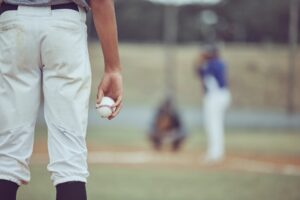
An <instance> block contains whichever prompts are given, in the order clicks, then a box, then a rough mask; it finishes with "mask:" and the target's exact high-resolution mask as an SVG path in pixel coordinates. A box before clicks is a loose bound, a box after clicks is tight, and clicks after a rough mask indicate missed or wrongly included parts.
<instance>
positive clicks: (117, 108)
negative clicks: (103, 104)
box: [108, 96, 122, 120]
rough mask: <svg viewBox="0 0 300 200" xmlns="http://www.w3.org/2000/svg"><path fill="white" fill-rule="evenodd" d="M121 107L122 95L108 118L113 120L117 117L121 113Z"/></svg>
mask: <svg viewBox="0 0 300 200" xmlns="http://www.w3.org/2000/svg"><path fill="white" fill-rule="evenodd" d="M121 108H122V96H119V97H118V99H117V101H116V103H115V104H114V105H113V109H114V112H113V113H112V115H111V116H110V117H109V118H108V119H109V120H111V119H113V118H115V117H116V116H117V115H118V114H119V113H120V111H121Z"/></svg>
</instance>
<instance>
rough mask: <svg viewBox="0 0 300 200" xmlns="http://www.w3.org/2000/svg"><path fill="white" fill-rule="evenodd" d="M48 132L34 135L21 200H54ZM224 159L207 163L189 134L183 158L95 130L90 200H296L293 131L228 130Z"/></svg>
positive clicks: (139, 138) (141, 136)
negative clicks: (29, 175) (27, 179)
mask: <svg viewBox="0 0 300 200" xmlns="http://www.w3.org/2000/svg"><path fill="white" fill-rule="evenodd" d="M45 134H46V132H45V131H44V129H42V128H39V129H38V131H37V135H36V143H35V150H34V155H33V158H32V164H31V170H32V181H31V183H30V184H29V185H28V186H23V187H21V190H20V192H19V194H18V198H19V199H22V200H40V199H43V200H51V199H55V190H54V188H53V186H52V184H51V182H50V180H49V173H48V172H47V170H46V164H47V161H48V159H47V149H46V138H45ZM226 140H227V142H226V146H227V149H228V155H227V158H226V159H225V160H224V162H223V163H222V164H219V165H216V166H210V165H206V164H204V163H203V162H202V160H201V159H202V158H203V153H204V149H205V135H204V132H203V131H202V130H194V131H192V132H191V135H190V137H189V139H188V140H187V141H186V144H185V146H184V149H183V151H182V152H179V153H176V154H175V153H172V152H169V151H168V150H165V151H164V152H154V151H152V150H151V148H150V145H149V144H148V143H147V140H146V137H145V132H144V131H142V130H137V129H128V128H121V127H118V128H90V129H89V132H88V144H89V151H90V156H89V163H90V173H91V174H90V178H89V182H88V185H87V187H88V196H89V199H90V200H100V199H105V200H121V199H122V200H123V199H128V200H150V199H155V200H202V199H204V200H209V199H210V200H233V199H237V200H238V199H245V200H248V199H249V200H252V199H257V200H283V199H284V200H298V199H300V190H299V187H300V156H299V155H300V146H299V141H300V135H299V133H298V132H297V131H295V130H249V129H248V130H228V133H227V138H226Z"/></svg>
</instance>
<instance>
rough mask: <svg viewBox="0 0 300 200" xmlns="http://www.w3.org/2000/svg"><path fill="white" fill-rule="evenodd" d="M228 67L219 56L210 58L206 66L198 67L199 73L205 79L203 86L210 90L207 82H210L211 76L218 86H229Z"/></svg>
mask: <svg viewBox="0 0 300 200" xmlns="http://www.w3.org/2000/svg"><path fill="white" fill-rule="evenodd" d="M226 68H227V67H226V65H225V64H224V62H223V61H222V60H220V59H219V58H213V59H210V60H208V61H207V62H206V63H205V64H204V66H202V67H200V68H199V69H198V74H199V76H200V78H201V79H202V80H203V83H204V86H203V87H204V90H205V91H206V92H208V91H209V87H208V84H206V83H207V82H208V81H207V79H209V78H210V79H212V78H213V79H214V81H215V82H216V87H218V88H220V89H222V88H227V87H228V83H227V73H226V71H227V69H226Z"/></svg>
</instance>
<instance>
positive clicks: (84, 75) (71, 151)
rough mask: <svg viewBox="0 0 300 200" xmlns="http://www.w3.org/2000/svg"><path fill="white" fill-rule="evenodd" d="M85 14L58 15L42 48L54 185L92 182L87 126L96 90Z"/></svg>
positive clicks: (55, 13)
mask: <svg viewBox="0 0 300 200" xmlns="http://www.w3.org/2000/svg"><path fill="white" fill-rule="evenodd" d="M84 16H85V13H83V11H81V12H77V11H73V10H53V11H52V17H51V21H50V22H49V24H48V25H47V27H45V31H44V40H43V43H42V48H41V49H42V61H43V64H44V68H43V91H44V98H45V108H44V110H45V119H46V122H47V125H48V150H49V157H50V163H49V165H48V170H49V171H50V172H51V174H52V175H51V179H52V181H53V184H54V185H57V184H60V183H64V182H69V181H81V182H86V178H87V176H88V170H87V148H86V142H85V137H86V127H87V116H88V103H89V96H90V88H91V72H90V63H89V57H88V49H87V33H86V26H85V23H84V22H85V19H84Z"/></svg>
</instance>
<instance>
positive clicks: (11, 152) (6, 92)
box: [0, 11, 41, 185]
mask: <svg viewBox="0 0 300 200" xmlns="http://www.w3.org/2000/svg"><path fill="white" fill-rule="evenodd" d="M36 44H37V42H36V40H35V37H34V34H33V32H32V22H29V21H26V20H23V19H22V17H21V16H19V15H18V14H17V11H10V12H5V13H3V14H2V15H0V179H5V180H9V181H12V182H15V183H17V184H19V185H20V184H21V183H26V182H29V180H30V172H29V167H28V164H29V159H30V156H31V153H32V149H33V137H34V136H33V135H34V134H33V133H34V127H35V122H36V118H37V112H38V108H39V105H40V93H41V71H40V68H39V66H40V62H39V54H38V48H37V45H36Z"/></svg>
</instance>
